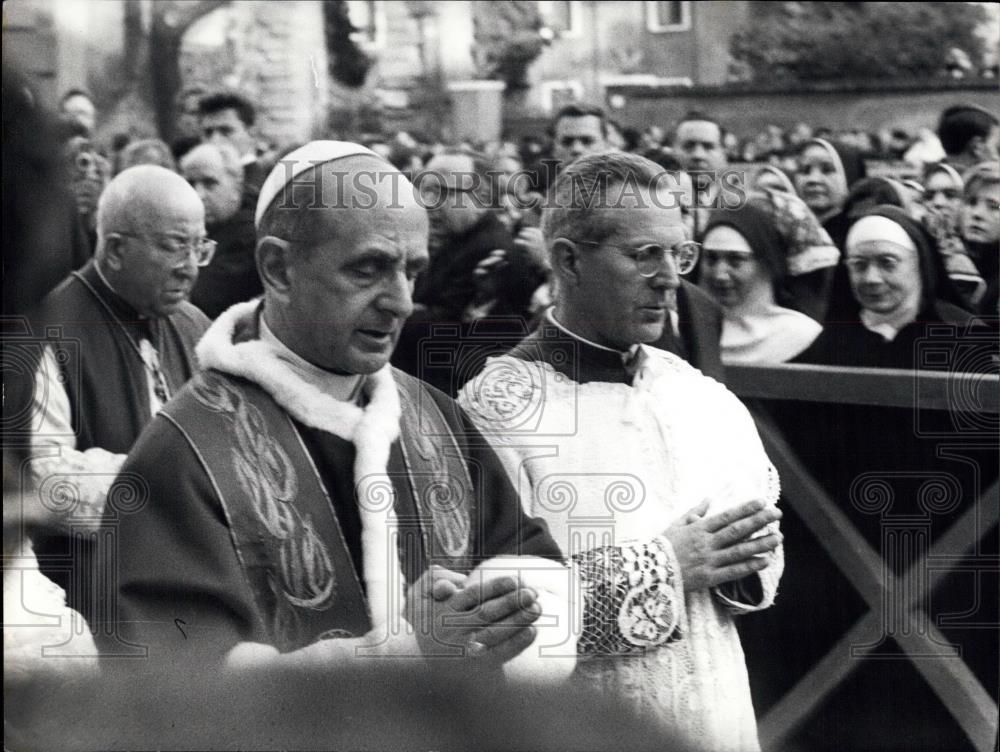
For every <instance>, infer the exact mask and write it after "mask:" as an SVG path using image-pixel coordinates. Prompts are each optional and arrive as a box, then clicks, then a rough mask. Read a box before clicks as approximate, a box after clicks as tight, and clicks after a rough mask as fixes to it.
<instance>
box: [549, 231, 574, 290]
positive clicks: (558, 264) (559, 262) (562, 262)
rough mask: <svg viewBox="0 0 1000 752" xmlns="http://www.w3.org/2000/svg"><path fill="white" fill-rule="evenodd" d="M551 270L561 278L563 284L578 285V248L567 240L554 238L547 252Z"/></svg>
mask: <svg viewBox="0 0 1000 752" xmlns="http://www.w3.org/2000/svg"><path fill="white" fill-rule="evenodd" d="M549 258H550V259H551V261H552V269H553V270H554V271H555V272H556V274H557V275H558V276H559V277H560V278H562V280H563V281H564V284H569V285H573V286H575V285H578V284H579V283H580V246H578V245H577V244H576V243H574V242H573V241H572V240H568V239H567V238H556V239H555V240H553V241H552V247H551V249H550V250H549Z"/></svg>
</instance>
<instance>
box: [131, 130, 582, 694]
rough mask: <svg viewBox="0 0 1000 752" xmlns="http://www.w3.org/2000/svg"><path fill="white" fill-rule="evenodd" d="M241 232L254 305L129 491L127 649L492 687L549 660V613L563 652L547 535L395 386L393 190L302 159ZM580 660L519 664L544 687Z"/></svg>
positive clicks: (208, 364)
mask: <svg viewBox="0 0 1000 752" xmlns="http://www.w3.org/2000/svg"><path fill="white" fill-rule="evenodd" d="M316 207H320V208H316ZM255 221H256V225H257V233H258V245H257V266H258V268H259V269H260V270H261V276H262V278H263V283H264V300H263V302H257V301H252V302H248V303H244V304H240V305H236V306H233V307H232V308H230V309H229V310H227V311H226V312H225V313H224V314H222V315H221V316H220V317H219V318H218V319H217V320H216V321H215V322H214V324H213V325H212V327H211V328H210V329H209V331H208V333H207V334H206V335H205V337H204V339H203V340H202V341H201V343H200V344H199V346H198V351H197V352H198V360H199V364H200V366H202V367H203V368H204V369H205V370H203V371H201V372H200V373H199V374H198V375H197V376H196V377H195V378H194V379H192V380H191V382H189V384H188V386H187V387H186V388H185V389H184V390H183V391H182V392H181V393H180V394H178V395H177V397H176V398H175V399H174V400H173V401H171V403H170V404H169V405H167V406H166V407H165V408H164V409H163V411H162V412H161V413H160V414H159V415H158V416H157V417H156V418H155V419H154V421H153V423H152V425H151V426H150V427H149V430H147V431H146V432H145V433H144V434H143V436H142V438H141V439H140V440H139V442H138V444H137V445H136V447H135V448H134V450H133V451H132V453H131V454H130V456H129V459H128V461H127V462H126V463H125V465H124V466H123V468H122V475H121V479H122V481H123V482H129V480H130V479H133V478H138V479H141V482H142V484H143V487H144V489H146V490H147V492H148V503H146V504H145V506H143V507H142V508H141V509H138V510H136V511H135V512H134V513H132V514H130V515H125V516H123V518H122V520H121V526H120V528H119V531H120V535H119V552H120V555H119V557H118V559H117V561H116V562H114V564H113V569H114V570H115V571H117V572H118V573H119V581H118V585H119V594H120V597H121V605H122V608H121V623H120V626H121V631H122V633H123V635H125V636H126V637H127V638H129V639H130V641H131V642H134V643H136V644H140V645H144V646H147V647H148V650H149V653H148V654H149V658H150V660H151V661H152V662H153V664H154V665H158V666H164V665H166V664H168V663H170V662H172V661H174V660H201V661H203V663H202V668H206V669H207V670H209V671H212V670H214V669H216V668H217V667H220V666H222V665H229V666H234V667H247V666H248V665H274V666H281V665H300V666H316V667H333V666H336V665H338V664H340V663H343V662H351V661H360V662H361V663H362V664H363V663H364V661H365V659H371V658H372V657H373V656H374V657H381V658H385V657H395V656H399V657H406V658H410V659H412V658H413V657H415V656H419V655H424V656H426V657H427V658H429V659H435V658H439V659H440V660H443V661H447V660H448V659H451V658H456V657H457V658H472V659H474V660H476V661H477V665H478V666H480V667H481V668H482V669H484V670H488V669H490V668H493V669H499V668H500V667H501V666H504V664H508V662H511V659H515V658H516V657H517V656H519V655H520V654H521V653H522V652H523V651H525V649H526V648H528V647H529V646H532V645H533V643H535V647H536V648H540V647H541V645H540V644H537V643H539V642H544V640H543V636H545V634H543V633H546V630H543V629H538V628H536V627H535V626H533V625H534V623H535V621H536V620H537V619H538V618H539V616H541V615H542V614H543V612H544V613H545V614H546V615H547V616H548V617H554V618H555V620H556V621H555V624H556V626H555V627H550V628H549V629H548V631H549V632H552V631H555V632H556V633H557V634H556V635H555V636H554V637H553V638H552V639H551V641H550V642H549V643H548V644H550V645H551V644H555V645H561V644H564V643H568V644H569V645H572V644H573V642H572V640H573V639H574V638H575V630H574V629H572V624H571V622H570V610H569V608H568V595H567V593H568V591H569V587H568V583H569V574H568V570H566V568H565V567H564V565H563V564H562V563H561V561H560V560H559V558H560V555H559V550H558V548H557V547H556V545H555V543H554V542H553V541H552V538H551V537H550V536H549V534H548V532H547V530H546V528H545V526H544V525H543V524H541V523H538V522H536V521H534V520H531V519H529V518H528V517H526V516H525V515H524V513H523V512H522V511H521V507H520V504H519V503H518V499H517V496H516V495H515V493H514V490H513V488H511V486H510V484H509V483H508V482H507V479H506V476H505V474H504V471H503V468H502V466H501V465H500V462H499V460H498V459H497V457H496V455H495V454H494V453H493V451H492V450H491V449H490V448H489V447H488V446H487V445H486V444H485V442H484V441H483V440H482V437H480V436H479V435H478V433H477V432H476V431H475V429H474V428H473V427H472V425H471V424H470V423H469V421H468V419H467V418H466V417H465V416H464V415H463V414H462V413H461V412H460V411H459V410H458V409H457V408H456V406H455V404H454V403H453V402H452V401H451V400H450V399H449V398H447V397H445V396H444V395H442V394H441V393H439V392H437V391H435V390H433V389H432V388H430V387H427V386H426V385H424V384H422V383H421V382H419V381H417V380H416V379H413V378H411V377H408V376H406V375H405V374H403V373H401V372H400V371H396V370H394V369H393V368H392V367H391V366H389V364H388V363H389V356H390V355H391V354H392V350H393V347H394V346H395V344H396V340H397V338H398V337H399V332H400V329H401V327H402V324H403V321H404V320H405V319H406V317H407V316H408V315H409V314H410V312H411V311H412V309H413V304H412V302H411V299H410V296H411V294H412V289H413V280H414V279H415V277H416V276H417V274H418V273H419V272H420V271H421V270H422V269H423V268H424V266H425V265H426V264H427V215H426V212H425V211H424V210H423V208H422V207H421V206H420V205H419V204H418V203H417V201H416V198H415V197H414V195H413V188H412V186H411V185H410V183H409V181H407V180H406V179H405V178H404V177H403V176H402V174H401V173H399V171H398V170H396V169H395V168H393V167H392V166H391V165H390V164H389V163H387V162H385V161H384V160H383V159H381V158H380V157H378V156H377V155H375V154H374V153H373V152H371V151H369V150H368V149H366V148H364V147H362V146H359V145H356V144H351V143H345V142H337V141H314V142H312V143H310V144H307V145H306V146H303V147H301V148H300V149H297V150H295V151H294V152H292V153H291V154H289V155H288V156H286V157H285V159H284V160H282V162H281V163H280V164H278V165H277V166H276V167H275V169H274V170H273V171H272V172H271V174H270V175H269V176H268V178H267V180H266V181H265V183H264V185H263V187H262V189H261V194H260V199H259V202H258V204H257V210H256V215H255ZM164 458H169V461H164ZM519 555H520V556H522V557H525V558H511V557H517V556H519ZM499 556H505V557H508V558H506V559H503V560H501V561H499V562H495V563H493V564H491V563H490V562H489V561H487V560H490V559H491V558H493V557H499ZM529 557H530V558H529ZM574 659H575V653H574V652H573V650H572V648H570V649H569V650H568V656H563V657H559V656H555V657H550V656H549V655H547V654H545V655H542V654H540V653H539V652H538V650H537V649H535V650H534V651H533V652H532V653H530V654H529V653H526V654H525V660H526V661H527V662H528V664H529V665H528V666H527V668H528V670H529V672H530V673H531V674H532V676H536V677H537V676H539V675H540V674H545V673H551V674H552V675H553V676H555V677H559V676H561V675H565V674H566V673H568V671H569V670H571V669H572V666H573V661H574ZM567 662H568V666H566V664H567ZM512 663H513V662H512ZM508 668H510V664H508ZM512 670H516V668H515V669H512Z"/></svg>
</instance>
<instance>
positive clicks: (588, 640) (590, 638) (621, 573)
mask: <svg viewBox="0 0 1000 752" xmlns="http://www.w3.org/2000/svg"><path fill="white" fill-rule="evenodd" d="M573 561H574V564H575V566H576V568H577V571H578V573H579V577H580V582H581V584H582V589H583V601H584V609H583V634H582V635H581V637H580V641H579V643H578V652H579V653H582V654H597V655H606V654H621V653H638V652H642V650H643V649H645V648H652V647H657V646H658V645H663V644H664V643H666V642H669V641H672V640H677V639H680V637H681V634H680V627H679V625H680V624H681V623H682V619H683V614H684V588H683V585H682V582H681V575H680V567H679V566H678V564H677V560H676V558H675V556H674V552H673V548H672V547H671V546H670V543H669V542H667V540H666V539H665V538H662V537H656V538H653V539H652V540H650V541H645V542H639V541H632V542H628V543H625V544H623V545H621V546H604V547H601V548H595V549H591V550H589V551H585V552H584V553H582V554H578V555H577V556H574V557H573Z"/></svg>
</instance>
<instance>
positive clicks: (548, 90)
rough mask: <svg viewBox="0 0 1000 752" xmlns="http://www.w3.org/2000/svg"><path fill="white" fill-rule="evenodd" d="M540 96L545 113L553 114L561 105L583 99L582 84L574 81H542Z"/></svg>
mask: <svg viewBox="0 0 1000 752" xmlns="http://www.w3.org/2000/svg"><path fill="white" fill-rule="evenodd" d="M541 94H542V107H543V108H544V109H545V111H546V112H555V111H556V110H558V109H559V108H560V107H562V106H563V105H567V104H571V103H572V102H579V101H580V100H581V99H583V84H582V83H580V82H579V81H576V80H569V81H543V82H542V84H541Z"/></svg>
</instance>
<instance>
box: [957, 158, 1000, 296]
mask: <svg viewBox="0 0 1000 752" xmlns="http://www.w3.org/2000/svg"><path fill="white" fill-rule="evenodd" d="M959 232H960V234H961V237H962V240H963V242H964V243H965V248H966V250H967V251H968V253H969V256H970V258H971V259H972V260H973V262H974V263H975V264H976V267H977V268H978V269H979V272H980V273H981V274H982V276H983V279H984V280H985V282H986V289H985V293H984V294H983V296H982V298H981V299H980V300H979V301H978V304H977V306H976V311H977V312H978V313H981V314H983V315H984V316H997V315H1000V302H998V292H1000V290H998V287H1000V279H998V276H1000V272H998V268H997V267H998V260H1000V163H998V162H981V163H979V164H978V165H976V166H975V167H972V168H971V169H970V170H969V171H968V172H966V174H965V189H964V191H963V194H962V206H961V209H960V211H959Z"/></svg>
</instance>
